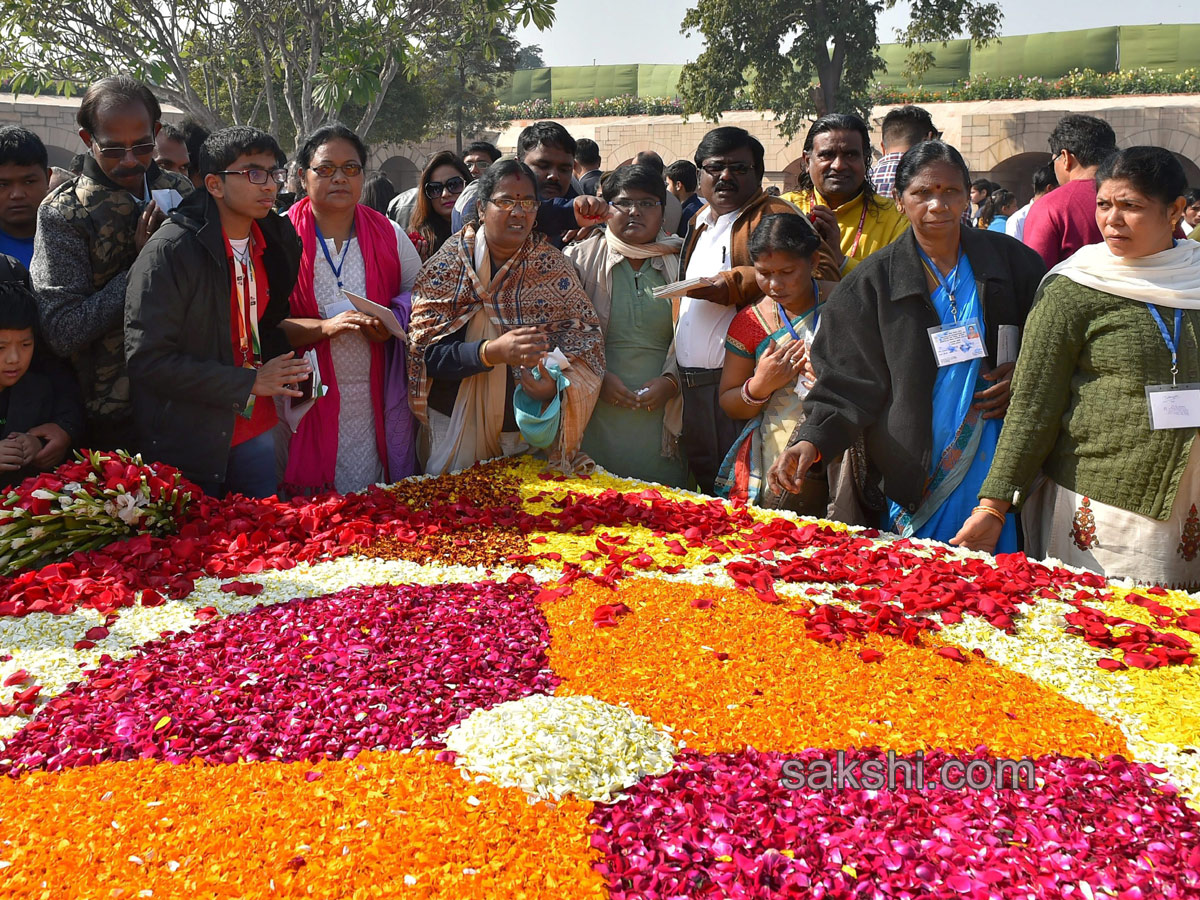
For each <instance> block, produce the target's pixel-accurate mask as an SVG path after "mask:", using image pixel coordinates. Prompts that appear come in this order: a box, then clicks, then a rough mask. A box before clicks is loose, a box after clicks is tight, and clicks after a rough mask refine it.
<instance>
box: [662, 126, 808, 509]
mask: <svg viewBox="0 0 1200 900" xmlns="http://www.w3.org/2000/svg"><path fill="white" fill-rule="evenodd" d="M696 166H697V168H698V169H699V171H700V195H701V197H703V198H704V199H705V200H706V201H707V202H708V205H707V206H706V207H704V208H703V209H701V210H700V212H698V213H696V216H695V218H693V220H692V223H691V228H690V230H689V232H688V238H687V242H686V243H685V244H684V247H683V253H682V255H681V262H680V271H682V272H684V277H685V278H688V279H691V278H697V277H701V278H705V279H707V280H708V282H709V283H708V285H707V286H706V287H700V288H693V289H692V290H691V291H690V292H689V293H688V296H686V297H684V298H683V301H682V303H681V304H680V307H679V324H678V327H677V330H676V333H675V352H676V356H677V358H678V360H679V374H680V379H681V381H682V388H683V432H682V434H681V436H680V447H681V449H682V450H683V451H684V453H686V454H687V458H688V465H689V467H690V468H691V470H692V475H693V476H694V477H695V479H696V484H697V485H699V487H700V490H702V491H704V492H705V493H706V494H711V493H712V491H713V481H714V479H715V478H716V477H717V470H718V469H719V468H720V466H721V462H722V461H723V460H724V459H725V454H726V453H728V452H729V448H730V447H731V446H733V442H734V440H735V439H736V438H737V436H738V434H739V432H740V431H741V427H742V426H741V424H739V423H736V422H734V421H733V420H732V419H730V418H729V416H727V415H726V414H725V412H724V410H722V409H721V405H720V401H719V393H720V392H719V390H718V388H719V387H720V383H721V370H722V367H723V366H724V364H725V336H726V333H727V332H728V331H729V323H730V322H731V321H733V316H734V314H735V313H736V312H737V310H738V307H739V306H745V305H746V304H747V303H750V302H752V301H754V300H757V299H758V298H759V297H761V296H762V291H761V290H760V289H759V287H758V280H757V279H756V278H755V274H754V265H753V264H752V263H751V261H750V251H749V248H748V245H749V242H750V235H751V234H752V233H753V232H754V229H755V228H756V227H758V223H759V222H761V221H762V220H763V218H764V217H765V216H769V215H773V214H775V213H792V214H795V212H796V209H795V207H793V206H792V205H791V204H790V203H787V202H785V201H783V200H780V199H779V198H778V197H772V196H770V195H768V194H766V193H765V192H764V191H763V189H762V179H763V172H764V150H763V145H762V144H760V143H759V142H758V140H756V139H755V138H754V137H753V136H752V135H751V134H750V133H749V132H748V131H746V130H745V129H743V128H735V127H732V126H724V127H721V128H714V129H713V130H712V131H710V132H708V134H706V135H705V136H704V139H703V140H701V141H700V146H699V147H697V148H696Z"/></svg>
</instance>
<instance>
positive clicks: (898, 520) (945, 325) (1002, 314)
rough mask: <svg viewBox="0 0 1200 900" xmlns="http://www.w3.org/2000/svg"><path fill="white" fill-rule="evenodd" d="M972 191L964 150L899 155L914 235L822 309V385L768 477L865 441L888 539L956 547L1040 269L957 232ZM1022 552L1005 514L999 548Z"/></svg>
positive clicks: (974, 232) (1017, 254) (1020, 253)
mask: <svg viewBox="0 0 1200 900" xmlns="http://www.w3.org/2000/svg"><path fill="white" fill-rule="evenodd" d="M969 187H970V176H969V173H968V170H967V167H966V163H965V162H964V161H963V159H962V156H961V154H959V152H958V151H957V150H955V149H954V148H953V147H950V146H949V145H947V144H944V143H942V142H940V141H926V142H924V143H922V144H918V145H917V146H915V147H913V148H912V149H911V150H909V151H908V152H907V153H906V154H905V155H904V157H903V158H901V160H900V163H899V166H898V168H897V172H896V191H897V193H898V196H899V204H900V209H901V210H902V211H903V212H904V214H905V215H906V216H907V217H908V219H909V222H910V223H911V224H912V228H911V229H910V230H909V231H908V232H907V233H906V234H904V235H903V236H901V237H900V238H899V239H897V240H896V241H895V242H894V243H892V244H891V245H889V246H888V247H885V248H884V249H883V250H880V251H879V252H877V253H874V254H872V255H871V256H870V257H868V258H867V259H866V260H864V261H863V263H861V264H860V265H859V266H858V267H857V268H856V269H855V270H854V271H853V272H852V273H850V275H849V276H847V278H846V279H844V280H843V281H842V282H841V283H840V284H839V285H838V287H837V288H836V289H835V290H834V292H833V294H832V296H831V297H830V298H829V301H828V302H827V303H826V304H825V308H824V310H823V312H822V318H823V319H824V322H823V323H822V327H821V330H820V331H819V332H818V334H817V336H816V339H815V340H814V341H813V345H812V348H811V355H812V361H813V368H814V370H815V372H816V376H817V379H816V383H815V385H814V386H813V389H812V390H811V391H810V392H809V395H808V397H807V398H806V399H805V403H804V410H805V420H804V422H802V423H801V424H800V425H799V426H798V427H797V428H796V430H795V431H794V432H793V434H792V436H791V442H790V443H791V446H789V447H788V449H787V450H786V451H784V452H783V453H782V454H781V455H780V456H779V457H778V458H777V459H776V461H775V463H774V465H773V466H772V468H771V470H770V472H769V473H768V484H769V485H770V486H771V487H772V488H776V489H779V490H785V491H791V492H795V491H797V490H798V489H799V488H800V487H801V485H802V479H803V477H804V475H805V473H806V472H808V470H809V469H810V468H811V467H812V466H813V465H814V463H816V462H817V461H818V460H821V459H834V458H836V457H837V456H839V455H840V454H841V453H843V452H844V451H845V450H846V448H847V447H848V446H850V444H851V442H852V441H853V440H854V439H855V438H856V437H857V436H859V435H862V436H863V437H864V439H865V444H866V450H867V456H868V458H869V460H870V463H871V465H872V466H873V467H874V468H875V469H876V470H877V471H878V472H879V474H880V475H881V476H882V480H883V489H884V494H885V495H886V496H887V498H888V501H889V502H888V504H887V512H886V520H885V521H884V522H882V523H881V524H883V525H884V526H885V527H886V528H887V529H888V530H890V531H893V532H895V533H897V534H900V535H902V536H905V537H920V538H932V539H935V540H941V541H949V540H950V539H951V538H952V537H954V536H955V534H957V532H958V529H959V527H960V526H961V524H962V522H963V516H964V515H965V516H970V514H971V511H972V509H973V508H974V507H975V506H976V505H977V504H978V499H977V498H978V496H979V487H980V485H981V484H982V482H983V479H984V477H985V476H986V475H987V472H988V467H989V465H990V463H991V459H992V456H993V454H994V452H995V447H996V442H997V439H998V437H999V434H1000V424H1001V420H1002V418H1003V416H1004V412H1005V410H1006V409H1007V407H1008V399H1009V382H1010V380H1011V378H1012V369H1013V365H1012V363H1013V361H1014V360H1015V358H1016V352H1017V345H1018V342H1019V335H1020V329H1021V327H1022V326H1023V325H1024V322H1025V317H1026V316H1027V315H1028V313H1029V309H1030V306H1031V304H1032V301H1033V296H1034V293H1035V291H1036V289H1037V285H1038V282H1039V281H1040V279H1041V277H1042V275H1043V274H1044V273H1045V268H1044V266H1043V265H1042V264H1041V262H1040V258H1039V257H1038V256H1037V254H1036V253H1033V252H1032V251H1031V250H1029V248H1028V247H1025V246H1024V245H1023V244H1021V243H1020V242H1018V241H1016V240H1014V239H1013V238H1010V237H1008V235H1004V234H999V233H997V232H989V231H981V230H979V229H968V228H963V227H962V225H961V222H960V217H961V215H962V213H963V211H964V210H965V209H966V206H967V203H968V196H969V195H968V192H969ZM1016 549H1017V536H1016V525H1015V521H1014V520H1013V519H1012V518H1011V517H1009V518H1006V520H1005V523H1004V529H1003V535H1002V537H1001V540H1000V542H999V543H998V545H997V550H998V551H1000V552H1005V551H1013V550H1016Z"/></svg>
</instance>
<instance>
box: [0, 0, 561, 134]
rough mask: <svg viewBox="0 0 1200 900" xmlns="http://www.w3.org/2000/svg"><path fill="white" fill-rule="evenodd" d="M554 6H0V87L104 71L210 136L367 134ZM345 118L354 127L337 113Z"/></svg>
mask: <svg viewBox="0 0 1200 900" xmlns="http://www.w3.org/2000/svg"><path fill="white" fill-rule="evenodd" d="M554 3H555V0H225V2H220V3H206V2H204V0H199V2H196V3H187V4H180V3H174V2H170V0H102V2H92V0H84V2H80V0H39V2H37V3H35V2H33V0H0V30H2V32H3V33H4V34H5V35H6V37H7V38H8V39H7V40H6V41H4V42H2V43H0V77H2V78H3V79H5V80H6V81H8V82H9V83H10V85H11V87H12V89H13V90H14V91H18V92H20V91H34V90H46V89H50V90H57V91H59V92H62V93H66V94H70V93H72V92H73V91H75V90H77V89H78V87H79V86H80V85H83V84H87V83H89V82H91V81H93V80H95V79H97V78H100V77H103V76H105V75H109V74H112V73H113V72H129V73H130V74H132V75H133V76H134V77H137V78H140V79H142V80H144V81H146V82H147V83H149V84H151V85H152V86H153V87H154V89H155V92H156V93H157V94H158V95H159V96H161V97H162V98H163V99H164V100H166V101H168V102H170V103H172V104H174V105H176V106H178V107H179V108H181V109H183V110H184V111H185V112H187V113H188V114H189V115H190V116H192V117H193V118H195V119H197V120H198V121H200V122H201V123H202V124H204V125H206V126H208V127H212V128H215V127H220V126H222V125H224V124H227V123H230V122H232V123H237V124H242V123H253V124H258V125H261V126H262V127H264V128H266V129H268V130H269V131H271V132H272V133H273V134H279V135H284V134H286V135H291V136H294V135H298V134H304V133H306V132H309V131H311V130H313V129H315V128H317V127H319V126H320V125H322V124H324V123H325V122H328V121H331V120H335V119H336V120H344V121H347V122H348V124H351V125H352V126H354V127H355V128H356V130H357V131H358V133H359V134H360V135H362V136H363V137H367V136H368V135H369V134H370V133H371V131H372V128H373V126H374V125H375V123H376V121H377V119H378V118H379V116H380V113H381V111H382V110H383V109H384V107H385V105H386V104H387V100H388V95H389V93H390V88H391V87H392V85H393V84H394V83H396V82H397V80H398V79H399V82H400V83H405V82H407V81H410V80H412V79H413V78H415V77H416V75H417V74H418V72H419V71H420V69H421V68H422V65H423V64H424V63H425V62H426V61H428V60H429V59H431V58H433V55H436V54H440V52H441V50H440V49H435V48H436V47H437V46H438V42H439V41H441V40H442V39H443V38H444V36H445V34H447V33H450V32H453V34H454V36H455V39H456V42H457V44H458V45H460V46H463V47H470V46H472V44H474V43H479V42H485V43H486V42H487V41H490V40H491V37H490V36H491V34H492V32H494V31H496V30H499V31H500V32H508V31H511V30H512V29H514V28H515V27H517V26H518V25H529V24H533V25H535V26H537V27H538V28H546V27H549V25H550V24H551V22H552V21H553V18H554ZM351 114H353V115H354V117H355V118H353V119H351V118H349V116H350V115H351Z"/></svg>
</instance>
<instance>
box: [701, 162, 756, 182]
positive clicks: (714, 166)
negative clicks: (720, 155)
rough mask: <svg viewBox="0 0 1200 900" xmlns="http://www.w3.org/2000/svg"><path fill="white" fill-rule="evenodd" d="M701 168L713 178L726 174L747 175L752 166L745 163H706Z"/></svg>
mask: <svg viewBox="0 0 1200 900" xmlns="http://www.w3.org/2000/svg"><path fill="white" fill-rule="evenodd" d="M700 168H702V169H703V170H704V171H705V172H707V173H708V174H709V175H711V176H713V178H716V177H718V176H720V175H723V174H725V173H726V172H732V173H733V174H734V175H747V174H749V172H750V166H748V165H746V164H745V163H705V164H704V165H702V166H701V167H700Z"/></svg>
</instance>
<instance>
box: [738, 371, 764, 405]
mask: <svg viewBox="0 0 1200 900" xmlns="http://www.w3.org/2000/svg"><path fill="white" fill-rule="evenodd" d="M753 377H754V376H753V375H751V376H750V378H753ZM750 378H747V379H746V380H745V382H743V384H742V400H743V402H745V404H746V405H747V406H762V405H763V404H764V403H766V402H767V401H768V400H770V399H771V398H770V397H764V398H763V399H762V400H759V399H758V398H757V397H755V396H754V395H753V394H751V393H750Z"/></svg>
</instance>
